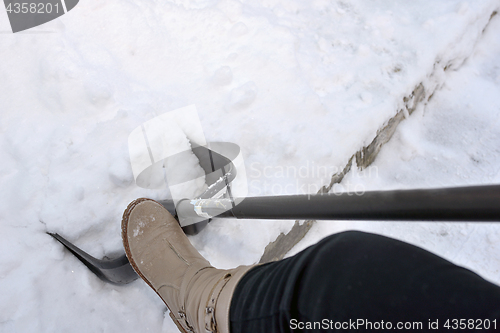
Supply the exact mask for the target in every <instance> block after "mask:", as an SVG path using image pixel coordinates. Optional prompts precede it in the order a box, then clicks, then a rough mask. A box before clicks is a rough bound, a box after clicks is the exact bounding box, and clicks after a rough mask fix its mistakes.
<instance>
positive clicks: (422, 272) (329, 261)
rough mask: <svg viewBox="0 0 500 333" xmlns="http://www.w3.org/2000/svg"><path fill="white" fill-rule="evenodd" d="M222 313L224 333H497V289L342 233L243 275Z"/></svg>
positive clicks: (408, 248) (378, 241) (364, 236)
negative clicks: (226, 317) (226, 313)
mask: <svg viewBox="0 0 500 333" xmlns="http://www.w3.org/2000/svg"><path fill="white" fill-rule="evenodd" d="M499 255H500V254H499ZM230 311H231V312H230V319H231V324H230V325H231V333H239V332H251V333H267V332H300V331H305V332H308V331H311V332H312V331H335V330H339V331H358V330H366V331H387V330H394V331H398V330H402V331H404V330H406V331H419V332H422V331H433V332H436V331H439V332H441V331H449V332H453V331H455V332H458V331H461V332H466V331H473V330H476V329H477V330H478V331H479V329H481V331H482V332H485V331H497V332H500V287H498V286H496V285H494V284H492V283H490V282H487V281H486V280H484V279H483V278H481V277H480V276H478V275H477V274H475V273H473V272H471V271H469V270H467V269H465V268H463V267H459V266H456V265H454V264H452V263H450V262H448V261H446V260H444V259H443V258H440V257H438V256H436V255H434V254H432V253H429V252H427V251H425V250H423V249H421V248H418V247H416V246H413V245H410V244H407V243H404V242H401V241H398V240H395V239H391V238H387V237H383V236H379V235H374V234H368V233H363V232H355V231H349V232H343V233H339V234H336V235H332V236H329V237H327V238H325V239H323V240H322V241H320V242H319V243H317V244H316V245H313V246H311V247H309V248H307V249H305V250H304V251H302V252H300V253H299V254H297V255H295V256H293V257H290V258H287V259H284V260H281V261H277V262H272V263H268V264H265V265H262V266H258V267H256V268H253V269H252V270H250V271H249V272H248V273H247V274H246V275H245V276H244V277H243V279H242V280H241V281H240V283H239V284H238V286H237V287H236V291H235V294H234V295H233V300H232V303H231V310H230ZM464 325H465V326H464Z"/></svg>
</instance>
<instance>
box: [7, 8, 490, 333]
mask: <svg viewBox="0 0 500 333" xmlns="http://www.w3.org/2000/svg"><path fill="white" fill-rule="evenodd" d="M498 7H499V3H498V1H494V0H482V1H476V0H468V1H456V0H442V1H431V0H425V1H424V0H420V1H397V2H387V1H368V0H353V1H326V0H324V1H322V0H315V1H290V0H286V1H285V0H257V1H252V2H250V1H248V2H240V1H236V0H204V1H202V0H199V1H182V0H171V1H158V2H156V1H140V2H134V1H123V0H122V1H118V0H109V1H97V0H88V1H81V2H80V3H79V4H78V5H77V6H76V7H75V9H73V10H71V11H70V12H69V13H68V14H66V15H64V16H62V17H60V18H59V19H57V20H55V21H52V22H49V23H47V24H45V25H42V26H40V27H37V28H34V29H31V30H28V31H26V32H22V33H17V34H11V33H9V31H10V26H9V22H8V19H7V15H6V14H5V12H4V11H3V10H0V31H1V32H2V33H1V34H0V85H1V86H0V88H1V89H0V101H1V103H0V110H1V116H0V161H1V164H0V198H1V201H2V204H1V205H0V239H1V240H0V295H2V296H1V298H0V331H2V332H95V331H103V332H145V331H151V332H159V331H163V332H176V331H177V328H176V327H175V325H174V324H173V323H172V322H171V320H170V318H168V316H166V314H165V307H164V305H163V303H162V302H161V300H160V299H159V298H158V297H157V296H156V294H155V293H154V292H153V291H152V290H150V289H149V287H147V286H146V285H145V284H144V283H143V282H142V281H136V282H134V283H132V284H130V285H127V286H114V285H110V284H106V283H104V282H102V281H101V280H99V279H97V278H96V277H95V276H94V275H93V274H92V273H91V272H90V271H89V270H88V269H87V268H86V267H85V266H84V265H82V264H81V263H80V262H79V261H78V260H77V259H76V258H75V257H74V256H72V255H71V254H70V253H68V251H66V250H65V249H64V248H63V247H62V246H61V245H60V244H59V243H57V242H56V241H55V240H54V239H52V238H51V237H50V236H49V235H47V234H46V232H47V231H50V232H58V233H60V234H62V235H64V236H65V237H67V238H68V239H69V240H71V241H73V242H75V244H76V245H78V246H80V247H81V248H83V249H85V250H87V251H88V252H89V253H91V254H92V255H94V256H96V257H98V258H101V257H103V256H104V255H105V254H106V255H113V254H120V253H122V251H123V249H122V245H121V239H120V230H119V229H120V217H121V214H122V213H123V210H124V209H125V207H126V205H127V204H128V202H130V201H132V200H133V199H135V198H138V197H149V198H153V199H162V198H165V197H168V195H169V191H168V190H167V189H144V188H141V187H139V186H137V185H136V184H135V181H134V175H133V172H132V168H131V164H130V158H129V152H128V141H127V140H128V137H129V135H130V133H131V132H132V131H133V130H134V129H135V128H137V127H138V126H141V125H142V124H144V123H146V122H147V121H149V120H151V119H154V118H155V117H158V116H161V115H162V114H164V113H165V112H167V111H172V110H175V109H177V108H180V107H184V106H187V105H191V104H195V105H196V107H197V110H198V114H199V117H200V121H201V124H202V127H203V132H204V135H205V138H206V139H207V141H230V142H234V143H237V144H238V145H240V146H241V148H242V151H243V155H244V160H245V166H246V170H247V178H248V185H249V192H250V195H277V194H294V193H315V192H316V191H317V190H318V189H319V187H320V186H322V185H325V184H328V183H329V180H330V177H331V176H332V174H334V173H335V172H338V171H340V170H342V168H343V167H344V166H345V164H346V163H347V161H348V160H349V158H350V157H351V156H352V154H354V153H355V152H356V151H357V150H359V149H360V148H361V147H363V146H364V145H367V144H369V143H370V142H371V140H373V138H374V137H375V135H376V133H377V130H379V129H380V128H382V127H383V126H384V125H385V124H386V123H387V121H388V120H389V119H390V118H391V117H392V116H394V115H395V114H396V112H397V111H398V110H399V109H401V108H402V107H403V98H404V97H406V96H408V95H409V94H411V92H412V91H413V89H414V88H415V87H416V86H418V85H419V84H420V83H422V84H424V86H425V87H426V89H427V90H428V91H429V92H432V91H434V90H435V89H437V91H436V92H435V93H434V95H433V97H432V99H431V100H430V101H429V103H428V104H427V105H426V106H425V107H424V105H422V106H421V107H420V108H419V109H418V110H417V111H415V112H414V113H413V115H412V116H411V117H410V118H409V119H406V120H404V121H403V122H402V123H401V125H400V127H399V128H398V130H397V132H396V134H395V136H394V138H393V139H392V141H391V142H389V143H388V144H387V145H386V146H385V147H384V148H383V149H382V151H381V153H380V155H379V156H378V158H377V159H376V161H375V163H374V165H373V168H371V169H369V170H372V172H373V173H372V174H371V175H370V174H366V173H365V174H361V173H357V172H355V170H353V171H352V172H351V173H350V174H349V175H348V176H347V177H346V179H345V180H344V181H343V183H342V184H341V186H342V187H343V188H344V189H346V190H349V189H350V186H351V187H352V186H354V187H355V186H356V185H357V186H361V187H362V188H363V189H366V190H372V189H373V190H375V189H393V188H414V187H440V186H454V185H464V184H479V183H488V184H489V183H499V182H500V173H499V172H500V167H499V166H500V163H499V162H500V161H499V151H498V149H499V148H498V147H500V123H499V119H500V118H499V117H500V94H499V89H500V70H499V65H498V63H499V61H498V60H499V58H500V41H499V40H498V36H499V35H500V22H499V19H498V16H497V17H494V18H492V19H491V22H490V24H489V25H488V27H487V28H486V30H485V31H484V32H483V28H484V27H485V26H486V25H487V24H488V21H489V20H490V15H491V13H492V12H493V11H494V10H495V9H498ZM477 41H479V43H478V44H477V45H476V42H477ZM471 55H472V56H471ZM444 68H446V69H447V71H443V69H444ZM427 97H429V96H427ZM177 139H179V145H186V144H187V142H186V140H185V138H184V137H182V135H181V134H179V136H177ZM373 170H375V171H373ZM192 172H194V171H192ZM290 223H291V222H282V221H232V220H215V221H213V222H212V223H211V224H210V225H209V226H208V227H207V228H206V229H205V230H204V231H203V232H202V233H201V234H199V235H197V236H194V237H191V240H192V241H193V243H194V244H195V246H196V247H197V248H198V249H200V251H201V252H202V254H203V255H204V256H206V257H207V259H209V260H210V261H211V262H212V263H213V264H214V265H216V266H218V267H224V268H225V267H232V266H236V265H240V264H250V263H253V262H256V261H258V259H259V258H260V256H261V255H262V252H263V249H264V247H265V246H266V245H267V244H268V243H269V242H270V241H272V240H274V239H275V238H276V236H277V235H278V233H279V232H280V231H286V230H288V229H289V227H290ZM351 228H355V229H361V230H367V231H372V232H376V233H381V234H386V235H390V236H392V237H396V238H399V239H403V240H406V241H409V242H411V243H413V244H417V245H419V246H422V247H424V248H427V249H429V250H432V251H434V252H436V253H438V254H440V255H442V256H445V257H446V258H448V259H450V260H452V261H454V262H456V263H459V264H461V265H465V266H467V267H470V268H472V269H473V270H475V271H476V272H478V273H480V274H481V275H483V276H484V277H486V278H488V279H490V280H492V281H494V282H496V283H500V257H499V256H498V253H500V251H499V250H500V227H498V226H497V225H495V224H473V223H470V224H467V223H460V224H453V223H395V222H390V223H389V222H377V223H374V222H349V223H348V222H342V221H329V222H319V223H318V224H317V225H316V226H315V227H314V228H313V229H312V230H311V231H310V233H309V234H308V235H307V236H306V238H305V239H304V240H303V242H301V243H299V244H298V246H297V247H296V249H294V253H295V252H296V251H298V250H300V249H302V248H304V247H305V246H307V245H309V244H312V243H314V242H316V241H317V240H319V239H320V238H322V237H324V236H326V235H328V234H330V233H333V232H337V231H340V230H345V229H351Z"/></svg>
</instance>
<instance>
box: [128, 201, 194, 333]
mask: <svg viewBox="0 0 500 333" xmlns="http://www.w3.org/2000/svg"><path fill="white" fill-rule="evenodd" d="M144 201H153V202H156V201H155V200H152V199H148V198H139V199H136V200H134V201H132V202H131V203H130V204H129V205H128V206H127V209H125V212H123V217H122V241H123V247H124V248H125V254H126V255H127V258H128V261H129V262H130V265H131V266H132V268H133V269H134V271H135V272H136V273H137V274H138V275H139V276H140V277H141V279H143V280H144V281H145V282H146V283H147V284H148V285H149V286H150V287H151V289H153V290H154V291H155V292H156V294H157V295H158V297H160V298H161V300H162V301H163V303H165V305H166V306H167V309H168V311H169V315H170V318H172V320H173V322H174V324H175V325H176V326H177V328H178V329H179V331H181V332H182V333H190V332H188V331H186V330H185V329H184V327H182V326H181V324H180V323H179V321H178V320H177V319H176V318H175V317H174V314H173V312H172V310H171V309H170V307H169V306H168V304H167V302H165V300H164V299H163V298H162V297H161V296H160V294H158V292H157V291H156V290H155V288H153V285H152V284H151V282H149V280H148V279H147V278H146V277H145V276H144V275H143V274H142V272H141V270H140V269H139V267H138V266H137V264H136V263H135V261H134V259H133V258H132V252H131V251H130V247H129V244H128V236H127V229H128V220H129V217H130V213H132V211H133V210H134V208H135V207H136V206H137V205H138V204H140V203H141V202H144ZM156 203H157V204H159V203H158V202H156ZM159 205H160V204H159Z"/></svg>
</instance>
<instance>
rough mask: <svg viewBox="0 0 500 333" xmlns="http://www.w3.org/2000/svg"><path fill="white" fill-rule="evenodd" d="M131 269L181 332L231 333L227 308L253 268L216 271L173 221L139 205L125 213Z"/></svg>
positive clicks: (154, 207) (151, 204)
mask: <svg viewBox="0 0 500 333" xmlns="http://www.w3.org/2000/svg"><path fill="white" fill-rule="evenodd" d="M122 239H123V246H124V247H125V252H126V253H127V257H128V259H129V261H130V264H131V265H132V267H133V268H134V270H135V271H136V272H137V274H139V276H140V277H141V278H142V279H143V280H144V281H146V283H147V284H148V285H149V286H150V287H151V288H153V289H154V291H156V293H157V294H158V296H160V297H161V299H162V300H163V302H165V304H166V305H167V307H168V309H169V310H170V317H171V318H172V320H173V321H174V322H175V324H176V325H177V327H178V328H179V330H180V331H181V332H184V333H188V332H196V333H202V332H218V333H229V307H230V305H231V298H232V295H233V292H234V289H235V288H236V285H237V284H238V281H239V280H240V279H241V277H242V276H243V275H244V274H245V273H246V272H247V271H248V270H249V269H250V268H252V267H253V266H239V267H237V268H235V269H231V270H223V269H216V268H214V267H212V266H211V265H210V263H209V262H208V261H207V260H206V259H205V258H203V257H202V256H201V255H200V254H199V253H198V251H197V250H196V249H195V248H194V247H193V245H191V243H190V242H189V240H188V238H187V237H186V235H185V234H184V232H183V231H182V229H181V227H180V225H179V223H178V222H177V220H176V219H175V218H174V217H173V216H172V215H171V214H170V213H169V212H168V211H167V210H166V209H165V208H163V206H162V205H160V204H159V203H157V202H156V201H153V200H150V199H145V198H142V199H137V200H135V201H133V202H132V203H130V204H129V206H128V207H127V209H126V210H125V212H124V213H123V220H122Z"/></svg>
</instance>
